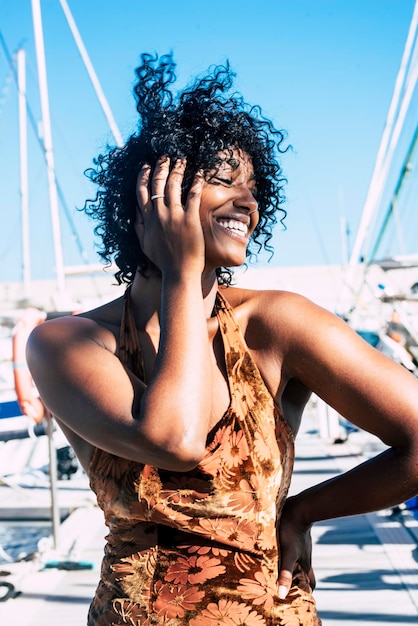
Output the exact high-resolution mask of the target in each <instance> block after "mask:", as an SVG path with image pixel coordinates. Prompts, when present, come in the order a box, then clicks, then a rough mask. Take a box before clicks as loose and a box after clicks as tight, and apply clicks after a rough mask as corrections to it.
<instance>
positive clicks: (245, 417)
mask: <svg viewBox="0 0 418 626" xmlns="http://www.w3.org/2000/svg"><path fill="white" fill-rule="evenodd" d="M217 316H218V320H219V327H220V330H221V334H222V337H223V342H224V349H225V363H226V368H227V375H228V383H229V389H230V395H231V404H230V407H229V409H228V410H227V412H226V413H225V415H224V416H223V418H222V419H221V420H220V421H219V423H218V424H217V426H216V427H215V428H214V429H213V430H212V431H211V433H209V436H208V442H207V449H206V455H205V457H204V459H203V460H202V461H201V463H200V464H199V465H198V466H197V467H196V468H195V469H194V470H191V471H189V472H184V473H176V472H168V471H165V470H159V469H158V468H156V467H151V466H149V465H141V464H138V463H134V462H131V461H126V460H124V459H118V457H115V456H113V455H110V454H108V453H107V452H104V451H103V450H99V449H97V450H96V452H95V455H94V457H93V460H92V463H91V467H90V484H91V487H92V489H93V490H94V492H95V493H96V495H97V501H98V504H99V506H100V507H101V508H102V509H103V511H104V515H105V521H106V524H107V526H108V528H109V534H108V536H107V538H106V539H107V544H106V547H105V555H104V559H103V563H102V570H101V579H100V582H99V585H98V587H97V590H96V594H95V597H94V599H93V601H92V603H91V606H90V610H89V618H88V625H89V626H117V625H122V624H128V625H130V626H140V625H141V626H156V625H159V624H164V625H166V626H180V625H181V626H183V625H184V624H186V625H187V624H189V625H190V626H222V625H224V626H240V625H245V626H273V625H278V626H319V625H320V624H321V622H320V620H319V618H318V617H317V614H316V609H315V603H314V600H313V598H312V593H311V589H310V587H309V583H308V579H307V576H306V574H305V573H304V572H303V571H302V570H301V568H299V567H298V568H297V570H296V571H295V575H294V580H293V586H292V588H291V591H290V593H289V596H288V598H287V599H286V601H282V600H280V599H279V598H278V595H277V573H278V563H279V553H278V546H277V540H276V527H277V523H278V520H277V519H276V517H277V511H281V509H282V506H283V503H284V501H285V498H286V495H287V491H288V487H289V483H290V478H291V472H292V468H293V458H294V442H293V436H292V433H291V431H290V429H289V427H288V425H287V423H286V422H285V421H284V420H283V419H282V417H281V416H280V414H279V412H278V410H277V407H275V405H274V402H273V399H272V397H271V395H270V394H269V392H268V390H267V389H266V386H265V385H264V383H263V380H262V378H261V376H260V373H259V371H258V369H257V367H256V365H255V363H254V361H253V359H252V357H251V355H250V353H249V351H248V349H247V347H246V344H245V341H244V338H243V336H242V334H241V331H240V328H239V326H238V325H237V323H236V321H235V319H234V316H233V312H232V310H231V308H230V307H229V305H228V304H227V302H226V301H225V299H224V298H223V297H222V295H221V294H218V297H217ZM120 345H121V360H122V362H123V363H124V364H125V365H126V366H127V367H129V368H130V369H131V370H132V371H133V372H134V373H135V374H136V375H137V376H139V377H140V378H141V379H142V380H143V379H144V377H143V371H142V365H141V364H142V357H141V354H140V348H139V342H138V338H137V333H136V329H135V325H134V320H133V316H132V311H131V308H130V305H129V290H128V291H127V295H126V298H125V307H124V314H123V319H122V324H121V340H120Z"/></svg>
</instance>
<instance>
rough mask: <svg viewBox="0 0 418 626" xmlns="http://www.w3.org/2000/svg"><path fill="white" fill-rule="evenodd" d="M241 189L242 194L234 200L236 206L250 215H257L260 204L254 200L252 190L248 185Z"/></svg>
mask: <svg viewBox="0 0 418 626" xmlns="http://www.w3.org/2000/svg"><path fill="white" fill-rule="evenodd" d="M239 189H240V193H239V194H238V195H237V197H236V198H235V200H234V206H235V207H237V208H238V209H245V210H246V211H248V215H251V213H255V212H256V211H257V210H258V202H257V200H256V199H255V198H254V196H253V193H252V191H251V189H250V188H249V187H247V185H242V186H241V187H240V188H239Z"/></svg>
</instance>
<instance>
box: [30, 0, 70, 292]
mask: <svg viewBox="0 0 418 626" xmlns="http://www.w3.org/2000/svg"><path fill="white" fill-rule="evenodd" d="M32 16H33V27H34V33H35V46H36V60H37V65H38V81H39V92H40V98H41V111H42V125H43V147H44V151H45V160H46V166H47V175H48V191H49V204H50V210H51V221H52V235H53V244H54V253H55V273H56V279H57V288H58V295H59V296H61V297H62V296H63V295H64V292H65V281H64V261H63V254H62V245H61V230H60V219H59V207H58V194H57V184H56V177H55V164H54V152H53V147H52V133H51V119H50V115H49V99H48V83H47V75H46V63H45V49H44V39H43V31H42V17H41V6H40V0H32Z"/></svg>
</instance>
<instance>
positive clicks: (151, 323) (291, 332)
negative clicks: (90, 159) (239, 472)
mask: <svg viewBox="0 0 418 626" xmlns="http://www.w3.org/2000/svg"><path fill="white" fill-rule="evenodd" d="M234 157H236V159H237V160H238V161H239V166H238V167H237V168H235V169H234V168H232V167H231V166H230V164H229V165H228V164H227V163H225V164H224V165H222V167H221V168H220V169H218V170H217V171H215V172H213V173H212V172H211V173H210V175H209V176H207V177H206V178H204V177H203V176H202V175H201V174H200V173H198V174H196V177H195V179H194V181H193V183H192V186H191V190H190V193H189V194H188V197H187V200H186V202H185V204H184V206H183V205H182V203H181V187H182V181H183V174H184V170H185V166H186V164H185V162H184V161H181V160H180V161H177V162H176V163H170V162H169V161H168V159H166V158H164V157H162V158H161V159H160V160H159V161H158V162H157V164H156V167H155V168H154V170H151V168H150V167H149V166H144V167H143V168H142V169H141V171H140V172H139V174H138V179H137V201H138V207H139V209H138V218H137V222H136V225H135V228H136V233H137V236H138V240H139V242H140V245H141V248H142V250H143V251H144V252H145V254H146V255H147V256H148V258H149V259H150V260H151V261H152V262H153V263H154V265H155V266H156V267H157V268H158V269H159V272H158V273H157V272H154V273H151V275H150V276H149V277H144V276H141V275H140V274H136V276H135V279H134V281H133V285H132V290H131V300H132V306H133V313H134V317H135V322H136V326H137V330H138V336H139V339H140V343H141V348H142V352H143V357H144V362H145V372H146V378H147V385H145V384H144V382H143V381H140V380H138V379H137V378H136V377H135V376H134V375H133V374H132V373H130V372H127V371H126V370H125V368H124V367H123V366H122V365H121V362H120V360H119V358H118V357H117V354H118V349H119V346H118V341H119V332H120V321H121V314H122V299H121V298H119V299H117V300H114V301H113V302H110V303H109V304H106V305H105V306H102V307H99V308H98V309H95V310H93V311H89V312H88V313H85V314H82V315H79V316H72V317H67V318H60V319H55V320H51V321H49V322H45V323H43V324H41V325H40V326H38V327H37V328H36V329H35V331H34V332H33V333H32V335H31V338H30V341H29V345H28V360H29V365H30V368H31V371H32V374H33V377H34V379H35V382H36V385H37V387H38V389H39V391H40V393H41V396H42V398H43V400H44V402H45V404H46V406H47V407H48V408H49V409H50V410H51V412H52V413H53V414H54V415H55V416H56V418H57V421H58V422H59V424H60V425H61V426H62V428H63V430H64V432H65V433H66V435H67V437H68V439H69V441H70V443H71V444H72V445H73V447H74V450H75V452H76V454H77V456H78V458H79V459H80V462H81V463H82V465H83V466H84V468H85V469H86V470H87V469H88V466H89V462H90V459H91V456H92V453H93V450H94V448H95V447H100V448H102V449H103V450H106V451H108V452H111V453H112V454H115V455H118V456H121V457H124V458H128V459H132V460H134V461H136V462H140V463H147V464H150V465H154V466H157V467H160V468H163V469H167V470H174V471H187V470H189V469H191V468H192V467H195V466H196V465H197V464H198V463H199V462H200V460H201V459H202V457H203V455H204V454H205V445H206V438H207V434H208V432H209V430H210V429H211V428H212V427H213V426H214V425H215V424H216V423H217V422H218V421H219V420H220V419H221V417H222V416H223V415H224V413H225V411H226V409H227V408H228V406H229V402H230V398H229V392H228V386H227V382H226V380H225V363H224V352H223V346H222V345H221V343H222V342H221V338H220V334H219V333H218V332H217V331H218V322H217V318H216V317H213V316H212V312H213V308H214V303H215V297H216V292H217V289H218V285H217V281H216V275H215V269H216V268H217V267H220V266H239V265H241V264H242V263H243V262H244V261H245V256H246V248H247V245H248V240H249V237H250V236H251V234H252V232H253V231H254V228H255V226H256V224H257V220H258V213H257V202H256V181H255V180H254V176H253V171H252V165H251V162H250V159H249V158H248V156H247V155H246V154H244V153H242V152H241V151H239V150H237V151H235V153H234ZM153 195H161V196H164V197H161V198H157V199H155V200H151V196H153ZM237 222H238V223H237ZM242 225H244V226H242ZM246 226H248V231H247V232H245V228H246ZM241 231H242V232H241ZM222 293H223V295H224V297H225V298H226V299H227V300H228V302H229V303H230V305H231V306H232V307H233V309H234V314H235V317H236V319H237V321H238V323H239V325H240V328H241V331H242V333H243V335H244V337H245V341H246V343H247V346H248V348H249V350H250V352H251V355H252V357H253V359H254V361H255V363H256V365H257V367H258V369H259V370H260V373H261V375H262V377H263V380H264V382H265V384H266V386H267V388H268V389H269V391H270V393H271V395H272V396H273V398H274V400H275V402H276V404H277V405H278V406H279V407H280V408H281V410H282V413H283V416H284V418H285V419H286V420H287V422H288V424H289V426H290V428H291V429H292V431H293V432H294V433H295V434H296V433H297V430H298V428H299V425H300V420H301V417H302V413H303V409H304V407H305V404H306V402H307V400H308V398H309V395H310V393H311V392H314V393H316V394H317V395H318V396H320V397H321V398H323V399H324V400H325V402H327V403H328V404H329V405H330V406H332V407H334V408H335V409H336V410H337V411H338V413H340V414H341V415H343V416H344V417H346V418H347V419H348V420H350V421H351V422H353V423H354V424H356V425H358V426H359V427H360V428H363V429H365V430H368V431H370V432H372V433H374V434H376V435H377V436H378V437H380V438H381V439H382V440H383V441H384V442H385V443H386V444H387V445H388V446H389V448H388V450H387V451H385V452H384V453H383V454H381V455H379V456H378V457H376V458H375V459H371V460H370V461H368V462H367V463H365V464H362V465H359V466H358V467H357V468H355V469H354V470H352V471H351V472H349V473H347V474H343V475H341V476H338V477H337V478H334V479H332V480H330V481H327V482H324V483H320V484H318V485H317V486H315V487H313V488H311V489H309V490H306V491H304V492H302V493H301V494H298V495H297V496H294V497H292V498H289V499H288V500H287V503H286V505H285V508H284V511H283V514H282V518H281V522H280V530H279V543H280V547H281V563H280V572H279V573H278V586H279V594H280V596H281V597H284V596H285V595H286V593H287V591H288V589H289V588H290V585H291V580H292V572H293V570H294V565H295V562H296V561H297V560H298V561H299V562H300V564H301V565H302V566H303V567H304V568H305V570H306V571H307V572H308V574H309V576H310V579H311V583H312V585H313V584H314V579H313V573H312V569H311V563H310V552H311V539H310V528H311V526H312V523H314V522H316V521H319V520H324V519H331V518H334V517H340V516H345V515H354V514H359V513H365V512H367V511H372V510H379V509H384V508H388V507H390V506H393V505H394V504H397V503H399V502H403V501H405V500H407V499H409V498H411V497H412V496H414V495H416V493H417V492H418V469H417V459H418V380H417V379H416V378H415V377H414V376H412V375H411V374H410V373H409V372H407V371H406V370H405V369H403V368H402V367H400V366H398V365H396V364H395V363H393V362H392V361H391V360H389V359H388V358H386V357H385V356H383V355H382V354H380V353H379V352H377V351H376V350H375V349H373V348H371V347H370V346H369V345H368V344H367V343H365V342H364V341H363V340H362V339H361V338H360V337H358V335H357V334H356V333H355V332H354V331H353V330H352V329H350V328H349V327H348V326H347V325H346V324H345V323H344V322H342V321H341V320H340V319H338V318H336V317H335V316H334V315H332V314H331V313H329V312H327V311H325V310H324V309H321V308H320V307H318V306H316V305H315V304H313V303H312V302H310V301H309V300H307V299H305V298H303V297H301V296H299V295H296V294H292V293H288V292H282V291H258V290H250V289H238V288H235V287H228V288H223V289H222ZM159 346H162V347H161V349H159ZM58 347H59V349H57V348H58ZM157 416H158V417H157ZM382 486H384V488H382Z"/></svg>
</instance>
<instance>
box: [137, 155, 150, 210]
mask: <svg viewBox="0 0 418 626" xmlns="http://www.w3.org/2000/svg"><path fill="white" fill-rule="evenodd" d="M150 176H151V167H150V166H149V165H148V163H144V165H143V166H142V167H141V169H140V170H139V174H138V178H137V180H136V200H137V203H138V207H139V209H140V210H147V208H150V207H151V206H152V205H151V200H150V186H149V184H150Z"/></svg>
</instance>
